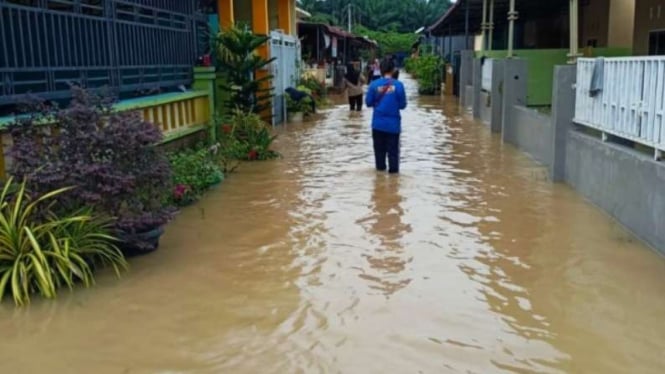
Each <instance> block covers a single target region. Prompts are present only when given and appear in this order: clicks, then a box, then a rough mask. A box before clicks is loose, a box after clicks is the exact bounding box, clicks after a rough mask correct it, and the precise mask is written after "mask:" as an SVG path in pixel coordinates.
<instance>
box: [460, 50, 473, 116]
mask: <svg viewBox="0 0 665 374" xmlns="http://www.w3.org/2000/svg"><path fill="white" fill-rule="evenodd" d="M473 55H474V53H473V51H461V63H460V70H459V97H460V106H461V107H462V108H463V109H466V108H467V107H468V106H470V105H471V104H472V103H473V101H472V100H473V99H472V98H471V96H470V95H469V96H467V92H466V91H467V90H466V87H467V86H468V85H470V84H471V76H472V74H473Z"/></svg>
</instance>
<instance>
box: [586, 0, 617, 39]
mask: <svg viewBox="0 0 665 374" xmlns="http://www.w3.org/2000/svg"><path fill="white" fill-rule="evenodd" d="M609 19H610V0H589V1H588V2H587V3H586V5H581V6H580V46H582V47H584V46H586V45H588V43H589V42H590V41H591V40H595V41H596V46H597V47H607V46H608V45H609V43H608V34H609Z"/></svg>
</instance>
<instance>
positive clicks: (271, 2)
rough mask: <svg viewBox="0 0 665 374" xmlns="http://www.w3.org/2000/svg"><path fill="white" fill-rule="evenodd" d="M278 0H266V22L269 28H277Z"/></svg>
mask: <svg viewBox="0 0 665 374" xmlns="http://www.w3.org/2000/svg"><path fill="white" fill-rule="evenodd" d="M279 1H280V0H268V24H269V25H270V30H276V29H279Z"/></svg>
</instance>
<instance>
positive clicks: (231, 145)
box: [220, 110, 279, 161]
mask: <svg viewBox="0 0 665 374" xmlns="http://www.w3.org/2000/svg"><path fill="white" fill-rule="evenodd" d="M276 138H277V136H273V135H272V133H271V129H270V127H269V125H268V124H266V123H265V122H263V120H262V119H261V117H260V116H259V115H257V114H254V113H245V112H242V111H240V110H236V111H235V113H234V115H233V116H232V117H231V118H230V119H229V120H228V123H227V124H225V125H223V126H222V131H221V132H220V149H222V152H223V153H224V154H226V155H227V157H229V158H232V159H235V160H244V161H256V160H270V159H274V158H277V157H279V153H277V152H275V151H273V150H272V149H271V146H272V143H273V142H274V140H275V139H276Z"/></svg>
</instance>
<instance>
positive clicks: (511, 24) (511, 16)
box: [508, 0, 518, 58]
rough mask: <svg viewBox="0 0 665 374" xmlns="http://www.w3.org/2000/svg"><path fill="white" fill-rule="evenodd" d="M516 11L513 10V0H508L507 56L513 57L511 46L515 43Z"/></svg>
mask: <svg viewBox="0 0 665 374" xmlns="http://www.w3.org/2000/svg"><path fill="white" fill-rule="evenodd" d="M517 16H518V13H517V11H516V10H515V0H510V10H509V11H508V58H512V57H513V49H514V48H513V47H514V45H515V21H517Z"/></svg>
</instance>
